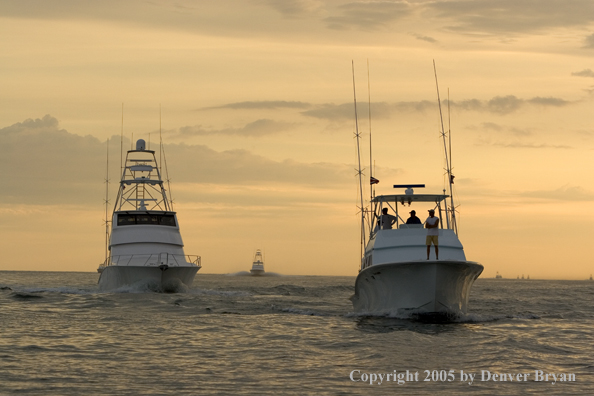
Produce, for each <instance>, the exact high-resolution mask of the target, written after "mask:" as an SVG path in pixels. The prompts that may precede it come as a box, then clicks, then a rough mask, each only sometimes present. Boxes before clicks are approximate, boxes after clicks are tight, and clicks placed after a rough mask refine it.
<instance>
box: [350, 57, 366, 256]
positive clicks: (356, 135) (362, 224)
mask: <svg viewBox="0 0 594 396" xmlns="http://www.w3.org/2000/svg"><path fill="white" fill-rule="evenodd" d="M351 63H352V69H353V102H354V104H355V137H356V138H357V160H358V166H359V167H358V169H356V171H357V175H358V176H359V197H360V198H361V207H360V209H361V257H363V253H364V249H365V211H364V208H363V180H362V177H363V170H362V169H361V149H360V144H359V140H360V139H361V134H360V133H359V119H358V116H357V92H356V90H355V61H351Z"/></svg>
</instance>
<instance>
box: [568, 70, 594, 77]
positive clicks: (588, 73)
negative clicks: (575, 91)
mask: <svg viewBox="0 0 594 396" xmlns="http://www.w3.org/2000/svg"><path fill="white" fill-rule="evenodd" d="M571 75H572V76H577V77H594V71H592V69H584V70H582V71H579V72H573V73H571Z"/></svg>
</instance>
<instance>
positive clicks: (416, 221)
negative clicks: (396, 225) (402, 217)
mask: <svg viewBox="0 0 594 396" xmlns="http://www.w3.org/2000/svg"><path fill="white" fill-rule="evenodd" d="M406 224H423V223H422V222H421V219H419V218H418V217H417V212H415V211H414V210H412V211H411V212H410V217H409V218H408V219H407V220H406Z"/></svg>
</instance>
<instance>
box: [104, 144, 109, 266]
mask: <svg viewBox="0 0 594 396" xmlns="http://www.w3.org/2000/svg"><path fill="white" fill-rule="evenodd" d="M108 206H109V138H108V139H107V161H106V169H105V263H106V264H107V258H108V256H109V253H108V252H109V223H110V221H109V219H108V217H107V216H108Z"/></svg>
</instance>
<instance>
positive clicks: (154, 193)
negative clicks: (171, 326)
mask: <svg viewBox="0 0 594 396" xmlns="http://www.w3.org/2000/svg"><path fill="white" fill-rule="evenodd" d="M123 165H124V166H123V172H122V177H121V180H120V185H119V190H118V194H117V198H116V201H115V204H114V207H113V213H112V216H111V222H107V221H106V223H107V226H106V227H107V237H106V238H107V239H108V241H109V244H108V248H107V252H106V256H107V257H106V259H105V261H104V262H103V263H102V264H101V265H100V266H99V268H98V269H97V271H98V272H99V274H100V276H99V290H101V291H107V290H115V289H118V288H121V287H123V286H134V285H138V286H141V287H147V288H148V289H150V290H153V291H164V292H176V291H183V290H185V288H188V287H191V286H192V283H193V281H194V277H195V276H196V273H197V272H198V270H199V269H200V268H201V262H200V257H199V256H195V255H186V254H185V253H184V243H183V241H182V237H181V233H180V229H179V222H178V220H177V213H176V212H174V211H173V207H172V204H171V199H170V197H168V196H167V193H166V191H165V188H164V185H163V179H162V177H161V172H160V168H159V164H158V163H157V159H156V157H155V152H154V151H152V150H148V149H146V147H145V141H144V140H142V139H139V140H138V141H137V142H136V149H135V150H129V151H128V152H127V154H126V161H125V163H124V164H123ZM106 201H107V200H106ZM106 210H107V209H106ZM109 223H111V230H109ZM109 231H111V232H109Z"/></svg>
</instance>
